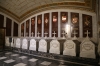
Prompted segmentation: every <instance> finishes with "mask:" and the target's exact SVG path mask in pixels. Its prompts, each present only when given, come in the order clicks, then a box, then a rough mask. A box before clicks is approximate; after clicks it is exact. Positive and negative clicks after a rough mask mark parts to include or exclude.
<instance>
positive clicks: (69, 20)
mask: <svg viewBox="0 0 100 66" xmlns="http://www.w3.org/2000/svg"><path fill="white" fill-rule="evenodd" d="M67 29H69V31H68V33H67V38H71V14H70V12H68V28H67Z"/></svg>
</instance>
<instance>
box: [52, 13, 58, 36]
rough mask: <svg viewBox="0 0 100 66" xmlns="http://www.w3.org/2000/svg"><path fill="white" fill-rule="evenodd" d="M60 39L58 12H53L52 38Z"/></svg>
mask: <svg viewBox="0 0 100 66" xmlns="http://www.w3.org/2000/svg"><path fill="white" fill-rule="evenodd" d="M54 32H55V33H56V34H55V37H58V12H52V37H53V36H54V34H53V33H54Z"/></svg>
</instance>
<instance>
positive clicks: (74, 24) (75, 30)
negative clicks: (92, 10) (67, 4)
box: [71, 12, 79, 37]
mask: <svg viewBox="0 0 100 66" xmlns="http://www.w3.org/2000/svg"><path fill="white" fill-rule="evenodd" d="M74 35H76V37H79V13H73V12H71V37H74Z"/></svg>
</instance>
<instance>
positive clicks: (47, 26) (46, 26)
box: [44, 13, 49, 37]
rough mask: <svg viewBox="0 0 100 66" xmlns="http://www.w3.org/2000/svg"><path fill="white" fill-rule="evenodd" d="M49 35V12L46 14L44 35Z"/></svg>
mask: <svg viewBox="0 0 100 66" xmlns="http://www.w3.org/2000/svg"><path fill="white" fill-rule="evenodd" d="M45 36H47V37H49V13H45V14H44V37H45Z"/></svg>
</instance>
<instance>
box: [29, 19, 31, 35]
mask: <svg viewBox="0 0 100 66" xmlns="http://www.w3.org/2000/svg"><path fill="white" fill-rule="evenodd" d="M29 37H31V18H30V19H29Z"/></svg>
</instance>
